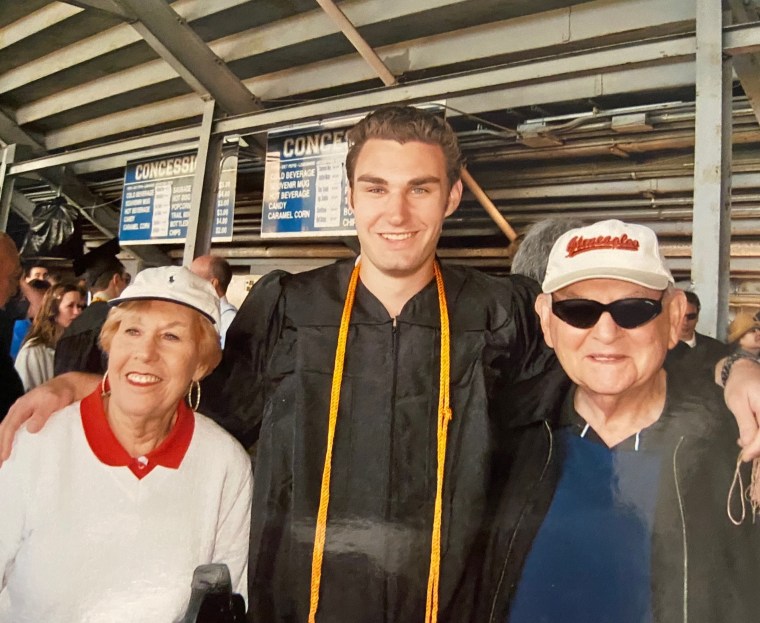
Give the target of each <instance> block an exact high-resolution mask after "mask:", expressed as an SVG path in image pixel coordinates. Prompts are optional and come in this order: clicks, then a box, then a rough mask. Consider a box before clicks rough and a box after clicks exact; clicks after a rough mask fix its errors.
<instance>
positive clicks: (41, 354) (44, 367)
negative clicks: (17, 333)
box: [15, 284, 85, 391]
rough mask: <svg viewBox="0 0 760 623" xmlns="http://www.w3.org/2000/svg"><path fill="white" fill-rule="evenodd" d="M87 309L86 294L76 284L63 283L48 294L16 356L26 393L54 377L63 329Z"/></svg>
mask: <svg viewBox="0 0 760 623" xmlns="http://www.w3.org/2000/svg"><path fill="white" fill-rule="evenodd" d="M84 308H85V293H84V291H83V290H82V289H81V288H79V286H77V285H74V284H59V285H57V286H53V287H52V288H50V289H49V290H48V291H47V292H46V293H45V298H44V299H43V300H42V306H41V308H40V311H39V313H38V314H37V316H36V318H35V319H34V322H33V323H32V328H31V329H30V331H29V333H28V334H27V336H26V339H25V340H24V343H23V344H22V346H21V350H20V351H19V353H18V355H17V357H16V363H15V367H16V371H17V372H18V375H19V376H20V377H21V381H22V382H23V384H24V391H29V390H30V389H32V388H33V387H37V385H41V384H42V383H44V382H45V381H48V380H50V379H51V378H53V360H54V357H55V345H56V343H57V342H58V339H59V338H60V337H61V335H62V334H63V330H64V329H65V328H66V327H68V326H69V325H70V324H71V321H72V320H74V318H76V317H77V316H78V315H79V314H81V313H82V310H83V309H84Z"/></svg>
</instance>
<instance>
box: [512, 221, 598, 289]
mask: <svg viewBox="0 0 760 623" xmlns="http://www.w3.org/2000/svg"><path fill="white" fill-rule="evenodd" d="M583 226H584V223H583V221H581V220H579V219H565V218H548V219H544V220H543V221H538V222H537V223H534V224H533V225H532V226H531V228H530V229H529V230H528V233H527V234H525V238H523V241H522V242H521V243H520V246H519V248H518V249H517V252H516V253H515V256H514V258H513V259H512V274H515V275H525V276H526V277H530V278H531V279H535V280H536V281H538V283H542V282H543V280H544V277H545V276H546V264H547V263H548V262H549V253H551V250H552V247H553V246H554V243H555V242H557V239H558V238H559V237H560V236H561V235H562V234H564V233H565V232H568V231H570V230H571V229H575V228H576V227H583Z"/></svg>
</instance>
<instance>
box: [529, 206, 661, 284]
mask: <svg viewBox="0 0 760 623" xmlns="http://www.w3.org/2000/svg"><path fill="white" fill-rule="evenodd" d="M586 279H619V280H621V281H628V282H631V283H635V284H638V285H641V286H644V287H646V288H651V289H652V290H664V289H665V288H667V287H668V284H672V283H673V276H672V275H671V274H670V271H669V270H668V268H667V267H666V266H665V261H664V260H663V258H662V254H661V253H660V247H659V244H658V242H657V236H656V235H655V233H654V232H653V231H652V230H651V229H649V228H648V227H644V226H643V225H636V224H633V223H624V222H623V221H618V220H616V219H611V220H607V221H599V222H598V223H594V224H593V225H589V226H587V227H579V228H577V229H571V230H570V231H568V232H566V233H564V234H563V235H562V236H560V237H559V238H558V239H557V242H555V243H554V247H553V248H552V250H551V253H550V254H549V262H548V264H547V267H546V277H545V278H544V283H543V286H542V288H543V291H544V292H546V293H550V292H556V291H557V290H560V289H562V288H564V287H566V286H569V285H571V284H573V283H577V282H579V281H584V280H586Z"/></svg>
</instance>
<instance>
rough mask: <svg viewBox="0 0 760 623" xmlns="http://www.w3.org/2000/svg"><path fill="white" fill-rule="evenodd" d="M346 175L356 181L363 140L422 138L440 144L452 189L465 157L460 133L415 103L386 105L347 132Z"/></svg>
mask: <svg viewBox="0 0 760 623" xmlns="http://www.w3.org/2000/svg"><path fill="white" fill-rule="evenodd" d="M347 137H348V154H347V155H346V174H347V175H348V183H349V185H352V184H353V181H354V170H355V168H356V160H357V159H358V157H359V152H360V151H361V149H362V147H363V146H364V143H366V142H367V141H368V140H370V139H373V138H375V139H380V140H386V141H396V142H398V143H401V144H402V145H403V144H404V143H409V142H413V141H419V142H420V143H428V144H431V145H440V147H441V149H442V150H443V155H444V157H445V158H446V176H447V177H448V180H449V188H451V187H452V186H453V185H454V184H455V183H456V182H457V180H458V179H459V177H460V171H461V169H462V164H463V163H464V160H463V158H462V152H461V151H460V150H459V141H458V140H457V135H456V133H455V132H454V130H453V129H452V128H451V126H450V125H449V124H448V123H447V122H446V120H445V119H443V118H442V117H439V116H438V115H435V114H433V113H431V112H428V111H425V110H421V109H419V108H414V107H413V106H384V107H382V108H378V109H377V110H376V111H375V112H373V113H371V114H369V115H367V116H366V117H365V118H364V119H362V120H361V121H360V122H359V123H357V124H356V125H355V126H354V127H353V128H351V129H350V130H349V131H348V134H347Z"/></svg>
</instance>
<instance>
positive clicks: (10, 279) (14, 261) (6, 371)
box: [0, 232, 24, 420]
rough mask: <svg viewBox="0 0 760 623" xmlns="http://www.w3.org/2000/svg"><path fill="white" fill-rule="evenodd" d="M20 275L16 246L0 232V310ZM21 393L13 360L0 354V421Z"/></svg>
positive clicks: (21, 388) (21, 386)
mask: <svg viewBox="0 0 760 623" xmlns="http://www.w3.org/2000/svg"><path fill="white" fill-rule="evenodd" d="M22 274H23V271H22V269H21V264H20V262H19V259H18V251H16V245H15V244H14V242H13V240H12V239H11V237H10V236H9V235H8V234H6V233H5V232H0V308H2V307H5V304H6V303H7V302H8V299H10V298H11V297H12V296H13V295H14V294H16V291H17V290H18V287H19V280H20V279H21V276H22ZM23 393H24V387H23V385H22V384H21V379H20V378H19V377H18V374H17V373H16V370H15V369H14V368H13V359H11V357H10V355H9V354H8V353H7V352H0V420H2V419H3V418H4V417H5V414H6V413H7V412H8V409H9V408H10V406H11V405H12V404H13V402H14V401H15V400H16V399H17V398H18V397H19V396H21V394H23Z"/></svg>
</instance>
